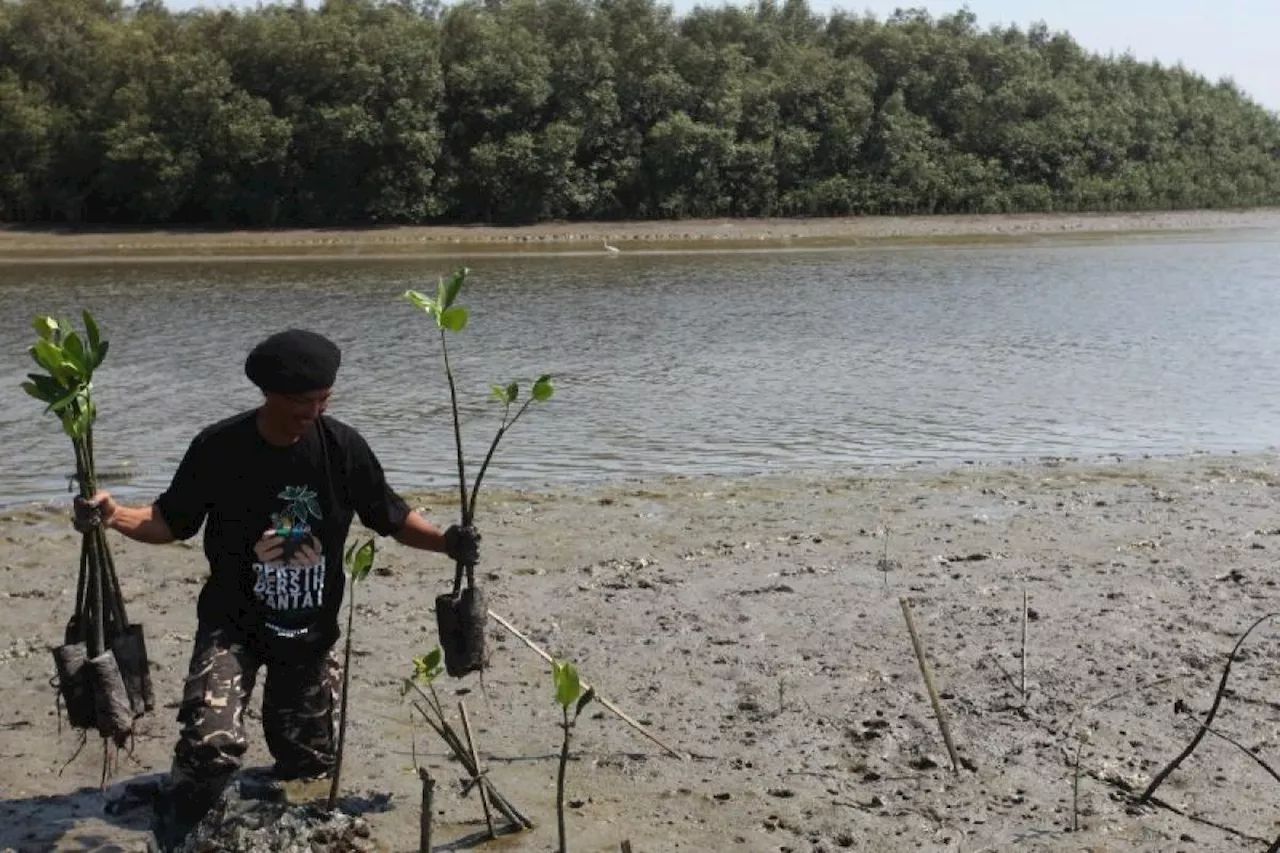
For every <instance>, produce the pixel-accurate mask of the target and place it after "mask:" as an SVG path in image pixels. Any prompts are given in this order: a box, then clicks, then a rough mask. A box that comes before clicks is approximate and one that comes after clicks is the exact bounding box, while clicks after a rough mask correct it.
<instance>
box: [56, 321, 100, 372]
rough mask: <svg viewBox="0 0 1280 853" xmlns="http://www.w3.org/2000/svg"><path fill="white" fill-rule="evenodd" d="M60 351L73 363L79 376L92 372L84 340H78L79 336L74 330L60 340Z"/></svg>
mask: <svg viewBox="0 0 1280 853" xmlns="http://www.w3.org/2000/svg"><path fill="white" fill-rule="evenodd" d="M62 353H63V355H65V356H66V357H67V360H68V361H70V362H71V363H72V364H73V365H75V368H76V371H77V372H79V374H80V375H81V376H85V377H87V376H90V375H92V374H93V364H92V363H91V362H90V360H89V353H88V352H86V351H85V348H84V342H83V341H81V340H80V336H79V335H77V334H76V333H75V332H72V333H71V334H69V335H67V336H66V338H64V339H63V341H62Z"/></svg>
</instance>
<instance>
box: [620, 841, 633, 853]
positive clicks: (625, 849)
mask: <svg viewBox="0 0 1280 853" xmlns="http://www.w3.org/2000/svg"><path fill="white" fill-rule="evenodd" d="M622 853H631V841H630V839H628V840H626V841H624V842H622Z"/></svg>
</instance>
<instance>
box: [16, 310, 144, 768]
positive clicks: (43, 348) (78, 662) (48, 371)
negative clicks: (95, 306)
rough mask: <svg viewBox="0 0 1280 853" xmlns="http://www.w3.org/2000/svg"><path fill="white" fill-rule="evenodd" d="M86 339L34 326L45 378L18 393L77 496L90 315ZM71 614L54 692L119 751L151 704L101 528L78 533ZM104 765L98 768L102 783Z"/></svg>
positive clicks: (88, 457) (86, 459)
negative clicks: (53, 430)
mask: <svg viewBox="0 0 1280 853" xmlns="http://www.w3.org/2000/svg"><path fill="white" fill-rule="evenodd" d="M83 319H84V334H83V335H81V334H80V333H79V332H76V331H74V330H73V329H72V328H71V327H70V326H69V325H68V324H67V323H65V322H59V321H57V320H55V319H53V318H52V317H40V318H37V319H36V321H35V330H36V334H37V336H38V337H37V340H36V342H35V343H34V344H33V345H32V346H31V347H30V349H29V351H30V353H31V357H32V358H33V359H34V360H35V362H36V364H37V365H39V366H40V367H41V368H42V369H43V370H44V371H45V372H44V373H31V374H28V381H26V382H24V383H22V387H23V389H24V390H25V391H26V392H27V393H28V394H30V395H31V396H32V397H34V398H35V399H37V400H39V401H40V402H42V403H44V404H45V406H46V408H45V412H46V413H48V414H52V415H55V416H56V417H57V418H58V419H59V420H60V421H61V423H62V430H63V432H64V433H65V434H66V435H67V436H68V437H69V438H70V439H71V446H72V449H73V450H74V452H75V462H76V473H75V480H76V483H77V485H78V487H79V492H80V497H81V498H84V499H88V498H90V497H92V496H93V494H94V492H95V491H97V476H96V473H95V468H94V448H93V425H94V421H95V420H96V418H97V407H96V406H95V404H94V400H93V374H94V371H95V370H97V369H98V367H100V366H101V365H102V362H103V359H105V358H106V355H107V342H106V341H105V340H103V339H102V338H101V336H100V334H99V331H98V325H97V323H96V322H95V321H94V319H93V316H92V315H91V314H89V312H87V311H86V312H84V313H83ZM82 535H83V538H82V540H81V546H80V567H79V568H80V576H79V580H78V581H77V583H76V605H75V611H74V612H73V613H72V614H71V616H70V618H69V619H68V621H67V624H66V629H65V631H64V635H63V638H62V645H60V646H58V647H56V648H54V649H53V659H54V665H55V667H56V670H57V676H56V686H57V691H58V696H59V698H60V700H61V704H62V705H63V706H64V707H65V708H66V713H67V720H68V722H69V723H70V725H71V726H72V727H73V728H76V729H80V730H82V731H84V732H85V736H86V737H87V733H88V730H89V729H91V728H95V727H96V728H97V729H98V732H99V734H100V735H101V736H102V738H103V739H104V743H103V746H104V752H105V750H106V747H107V745H108V743H113V744H114V745H115V746H116V747H117V748H119V747H121V746H123V745H124V744H125V742H126V741H127V740H128V738H129V736H130V734H132V731H133V721H134V720H135V719H137V718H138V717H140V716H142V715H143V714H145V713H147V712H149V711H151V710H152V709H153V707H154V704H155V698H154V695H153V693H152V689H151V676H150V672H149V665H148V662H147V650H146V643H145V641H144V638H143V631H142V626H141V625H140V624H136V623H130V622H129V617H128V614H127V613H126V612H125V606H124V597H123V595H121V592H120V582H119V579H118V578H117V576H116V570H115V563H114V561H113V560H112V558H111V549H110V548H109V547H108V545H107V538H106V533H105V531H104V530H103V528H102V525H100V524H94V525H91V526H89V527H87V528H86V529H85V530H84V531H83V534H82ZM107 768H108V762H107V761H105V760H104V762H103V781H104V782H105V780H106V774H107Z"/></svg>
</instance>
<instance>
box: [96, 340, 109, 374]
mask: <svg viewBox="0 0 1280 853" xmlns="http://www.w3.org/2000/svg"><path fill="white" fill-rule="evenodd" d="M109 345H110V342H109V341H103V342H102V343H101V344H99V345H98V348H97V354H96V357H95V358H94V360H93V369H94V370H97V369H98V368H99V367H101V366H102V362H104V361H105V360H106V358H107V347H108V346H109Z"/></svg>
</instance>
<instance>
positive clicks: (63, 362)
mask: <svg viewBox="0 0 1280 853" xmlns="http://www.w3.org/2000/svg"><path fill="white" fill-rule="evenodd" d="M30 352H31V357H32V358H33V359H35V362H36V364H38V365H40V366H41V367H43V368H44V369H45V370H47V371H49V375H50V376H52V377H53V378H54V379H56V380H58V382H60V383H62V384H63V385H70V384H71V383H70V382H68V381H67V379H68V376H67V359H66V356H64V355H63V354H62V347H60V346H58V345H57V344H55V343H53V342H52V341H46V340H44V339H43V338H42V339H40V340H38V341H36V342H35V344H34V345H32V347H31V350H30Z"/></svg>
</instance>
